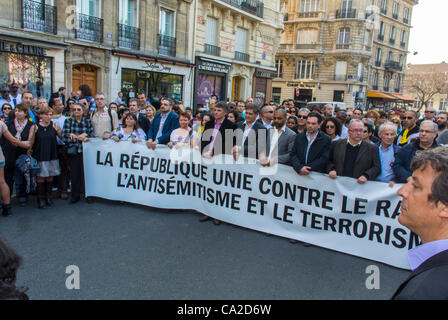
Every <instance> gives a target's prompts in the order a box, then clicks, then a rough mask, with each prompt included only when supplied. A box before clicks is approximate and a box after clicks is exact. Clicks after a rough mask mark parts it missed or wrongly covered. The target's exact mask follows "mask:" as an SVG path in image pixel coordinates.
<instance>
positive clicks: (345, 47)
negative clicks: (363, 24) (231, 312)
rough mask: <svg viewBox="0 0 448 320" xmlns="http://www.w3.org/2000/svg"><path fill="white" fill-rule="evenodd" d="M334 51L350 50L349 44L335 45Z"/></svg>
mask: <svg viewBox="0 0 448 320" xmlns="http://www.w3.org/2000/svg"><path fill="white" fill-rule="evenodd" d="M336 49H338V50H341V49H350V44H349V43H337V44H336Z"/></svg>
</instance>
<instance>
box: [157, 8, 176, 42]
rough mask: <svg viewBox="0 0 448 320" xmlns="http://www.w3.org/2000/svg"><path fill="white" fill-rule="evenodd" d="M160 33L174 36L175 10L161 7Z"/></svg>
mask: <svg viewBox="0 0 448 320" xmlns="http://www.w3.org/2000/svg"><path fill="white" fill-rule="evenodd" d="M159 34H161V35H164V36H168V37H174V34H175V33H174V12H173V11H171V10H167V9H163V8H162V9H160V19H159Z"/></svg>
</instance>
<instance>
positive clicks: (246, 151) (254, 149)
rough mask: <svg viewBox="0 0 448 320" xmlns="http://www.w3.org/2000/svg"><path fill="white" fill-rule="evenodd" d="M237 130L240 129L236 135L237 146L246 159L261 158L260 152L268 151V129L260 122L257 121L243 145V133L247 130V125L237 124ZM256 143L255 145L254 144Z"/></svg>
mask: <svg viewBox="0 0 448 320" xmlns="http://www.w3.org/2000/svg"><path fill="white" fill-rule="evenodd" d="M236 129H240V130H238V131H235V134H236V145H237V146H240V147H241V151H240V152H241V153H242V154H243V155H244V157H246V158H248V157H251V158H253V156H255V158H256V159H258V158H259V155H260V152H265V150H266V140H267V130H266V128H265V127H264V126H263V125H262V124H261V123H260V122H258V121H255V122H254V123H253V125H252V128H251V129H250V131H249V134H248V136H247V138H246V140H245V141H244V145H242V143H243V133H244V130H245V129H246V125H245V124H244V121H242V122H238V123H237V124H236ZM254 142H255V144H254Z"/></svg>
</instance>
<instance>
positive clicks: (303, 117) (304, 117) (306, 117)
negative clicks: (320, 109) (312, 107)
mask: <svg viewBox="0 0 448 320" xmlns="http://www.w3.org/2000/svg"><path fill="white" fill-rule="evenodd" d="M297 118H299V119H308V116H298V117H297Z"/></svg>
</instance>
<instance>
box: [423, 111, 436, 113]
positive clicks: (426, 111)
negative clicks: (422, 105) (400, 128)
mask: <svg viewBox="0 0 448 320" xmlns="http://www.w3.org/2000/svg"><path fill="white" fill-rule="evenodd" d="M425 113H435V111H425Z"/></svg>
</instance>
